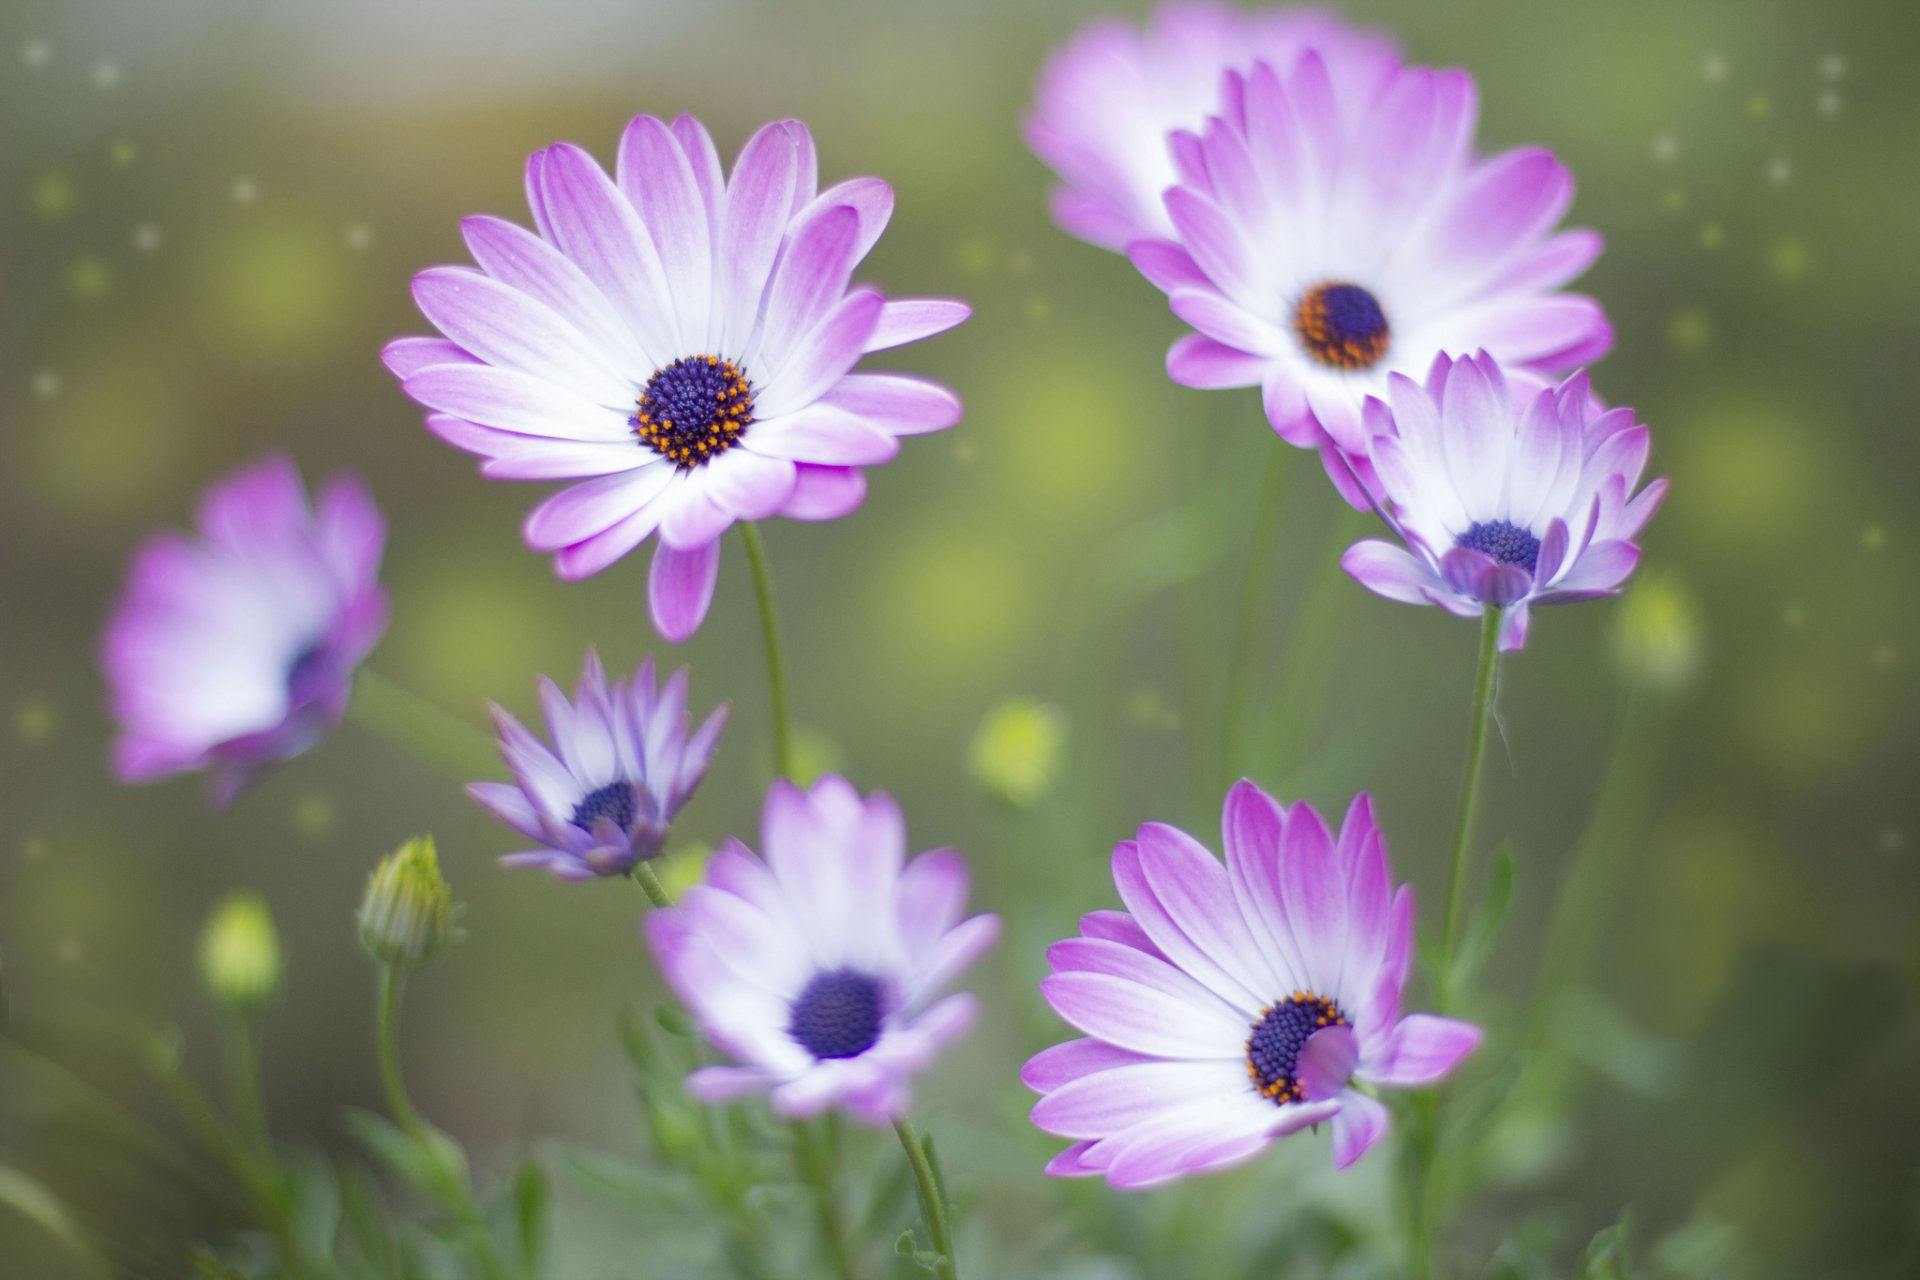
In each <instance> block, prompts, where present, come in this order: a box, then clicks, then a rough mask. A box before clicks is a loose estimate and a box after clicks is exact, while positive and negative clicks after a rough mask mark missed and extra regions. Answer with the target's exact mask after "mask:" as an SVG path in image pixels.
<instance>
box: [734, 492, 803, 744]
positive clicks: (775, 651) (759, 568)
mask: <svg viewBox="0 0 1920 1280" xmlns="http://www.w3.org/2000/svg"><path fill="white" fill-rule="evenodd" d="M739 529H740V544H741V545H742V546H744V547H745V548H746V549H747V564H748V566H749V567H751V568H752V570H753V595H754V599H755V600H757V601H758V602H759V605H760V634H761V635H762V636H763V637H764V638H765V639H766V642H767V697H768V699H769V700H770V701H771V703H772V707H773V771H774V773H775V774H776V775H777V776H779V777H782V778H791V777H792V776H793V729H792V721H791V719H790V718H789V715H788V712H787V676H786V669H785V667H784V666H782V664H781V661H780V619H779V616H778V615H777V614H776V613H775V612H774V602H773V570H772V569H771V568H770V567H769V566H768V564H767V548H766V544H765V543H763V542H762V541H761V540H760V530H759V529H758V528H757V527H755V526H754V525H751V524H748V523H747V522H746V521H744V520H743V521H741V522H740V525H739Z"/></svg>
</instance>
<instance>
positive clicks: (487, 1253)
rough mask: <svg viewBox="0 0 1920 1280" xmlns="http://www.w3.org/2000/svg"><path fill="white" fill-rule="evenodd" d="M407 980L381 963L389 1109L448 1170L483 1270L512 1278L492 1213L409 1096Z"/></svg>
mask: <svg viewBox="0 0 1920 1280" xmlns="http://www.w3.org/2000/svg"><path fill="white" fill-rule="evenodd" d="M405 985H406V971H405V970H404V969H402V968H400V967H399V966H398V965H382V966H381V977H380V1000H379V1013H378V1018H377V1021H376V1024H375V1027H376V1042H375V1053H376V1055H377V1056H378V1059H379V1064H380V1089H381V1092H382V1093H383V1094H384V1095H385V1097H386V1102H387V1110H388V1111H389V1112H391V1113H392V1115H393V1118H394V1121H395V1123H397V1124H398V1125H399V1126H400V1127H401V1128H402V1129H403V1130H405V1131H406V1134H407V1136H408V1137H410V1138H412V1139H413V1140H414V1142H415V1143H417V1144H419V1146H420V1148H421V1150H422V1151H424V1152H427V1153H429V1154H432V1155H434V1157H435V1159H434V1164H435V1166H436V1167H438V1168H440V1170H441V1172H442V1173H443V1174H444V1175H445V1176H444V1182H445V1185H444V1186H443V1187H441V1188H440V1190H441V1192H442V1194H443V1195H444V1196H445V1198H446V1200H447V1202H448V1207H450V1208H451V1209H452V1210H453V1212H454V1215H455V1216H456V1217H457V1218H459V1219H460V1221H461V1223H462V1224H463V1225H464V1226H465V1227H466V1228H467V1231H468V1234H469V1235H471V1236H472V1238H473V1241H474V1250H473V1252H474V1254H475V1260H476V1261H477V1262H478V1263H479V1264H480V1270H481V1271H482V1272H483V1273H484V1274H485V1275H486V1276H487V1277H489V1280H507V1276H508V1271H507V1267H506V1264H505V1263H503V1262H502V1261H501V1260H500V1254H499V1250H498V1248H497V1247H496V1246H495V1244H494V1242H493V1232H492V1231H490V1230H489V1229H488V1227H487V1219H486V1215H485V1214H483V1213H482V1212H481V1211H480V1206H479V1204H478V1203H476V1202H475V1200H474V1198H473V1188H472V1187H470V1186H469V1185H468V1184H467V1179H466V1175H465V1174H464V1173H462V1172H458V1171H456V1170H454V1169H451V1168H446V1167H444V1165H443V1162H442V1161H440V1160H439V1158H438V1152H439V1151H440V1149H441V1144H442V1143H443V1142H444V1141H445V1140H444V1139H442V1138H440V1137H439V1135H437V1134H435V1133H434V1132H433V1130H432V1129H431V1128H430V1127H429V1126H428V1124H427V1122H426V1121H425V1120H424V1119H422V1118H421V1115H420V1113H419V1111H417V1110H415V1108H414V1105H413V1099H412V1098H410V1097H408V1096H407V1082H406V1078H405V1077H404V1076H403V1075H402V1074H401V1072H400V1036H399V1027H400V993H401V990H402V989H403V988H404V987H405Z"/></svg>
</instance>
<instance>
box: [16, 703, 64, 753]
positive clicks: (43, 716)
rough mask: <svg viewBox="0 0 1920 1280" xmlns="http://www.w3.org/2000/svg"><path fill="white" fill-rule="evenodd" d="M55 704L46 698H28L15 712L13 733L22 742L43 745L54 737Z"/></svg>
mask: <svg viewBox="0 0 1920 1280" xmlns="http://www.w3.org/2000/svg"><path fill="white" fill-rule="evenodd" d="M54 724H55V718H54V713H53V704H52V703H51V702H49V701H47V700H46V699H45V698H28V699H27V700H26V701H24V702H22V703H21V704H20V705H19V706H18V707H16V708H14V712H13V731H14V733H15V734H16V735H18V737H19V739H20V741H22V742H31V743H41V742H45V741H47V739H49V738H51V737H53V729H54Z"/></svg>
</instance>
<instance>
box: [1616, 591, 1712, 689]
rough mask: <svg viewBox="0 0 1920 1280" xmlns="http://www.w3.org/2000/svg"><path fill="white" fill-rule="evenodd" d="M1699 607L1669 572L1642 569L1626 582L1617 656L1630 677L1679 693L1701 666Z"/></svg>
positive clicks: (1618, 623)
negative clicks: (1635, 577) (1650, 571)
mask: <svg viewBox="0 0 1920 1280" xmlns="http://www.w3.org/2000/svg"><path fill="white" fill-rule="evenodd" d="M1701 643H1702V627H1701V623H1700V609H1699V606H1698V605H1697V604H1696V603H1695V602H1694V598H1693V593H1692V592H1691V591H1689V590H1688V589H1687V587H1686V584H1685V583H1683V582H1681V581H1680V579H1679V578H1677V577H1675V576H1674V575H1672V574H1670V573H1658V572H1654V573H1643V574H1641V575H1640V576H1639V578H1637V579H1636V580H1635V581H1634V584H1633V585H1632V586H1631V587H1628V588H1627V593H1626V596H1625V597H1624V598H1623V599H1622V600H1621V602H1620V609H1619V611H1618V613H1617V615H1616V616H1615V618H1614V620H1613V635H1612V645H1613V657H1614V661H1615V662H1616V663H1617V664H1618V665H1619V667H1620V673H1621V675H1622V676H1624V677H1625V678H1626V680H1627V681H1628V682H1629V683H1632V684H1638V685H1641V686H1643V687H1645V688H1647V689H1649V690H1651V691H1653V692H1655V693H1662V694H1674V693H1679V692H1680V691H1682V690H1683V689H1685V688H1686V687H1687V686H1688V685H1690V684H1692V683H1693V680H1694V677H1695V676H1696V675H1698V674H1699V671H1700V656H1701Z"/></svg>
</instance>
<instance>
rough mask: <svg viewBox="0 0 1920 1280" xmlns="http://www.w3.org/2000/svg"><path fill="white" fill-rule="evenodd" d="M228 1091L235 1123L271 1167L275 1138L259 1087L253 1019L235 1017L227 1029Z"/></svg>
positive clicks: (256, 1026)
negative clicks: (268, 1124)
mask: <svg viewBox="0 0 1920 1280" xmlns="http://www.w3.org/2000/svg"><path fill="white" fill-rule="evenodd" d="M227 1088H228V1091H229V1094H230V1105H231V1107H232V1109H233V1118H234V1123H235V1124H236V1125H238V1126H239V1129H240V1133H241V1135H242V1137H244V1138H245V1139H246V1142H247V1145H248V1146H249V1147H250V1148H251V1149H252V1151H253V1153H254V1155H255V1156H256V1157H257V1158H259V1159H260V1160H262V1161H265V1162H267V1163H269V1164H271V1162H272V1160H273V1136H272V1134H271V1133H270V1132H269V1130H268V1128H267V1106H266V1100H265V1098H264V1097H263V1096H262V1093H261V1087H260V1024H259V1021H258V1020H257V1019H256V1018H254V1017H253V1016H251V1015H243V1016H238V1017H234V1018H232V1019H230V1020H229V1026H228V1029H227Z"/></svg>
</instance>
